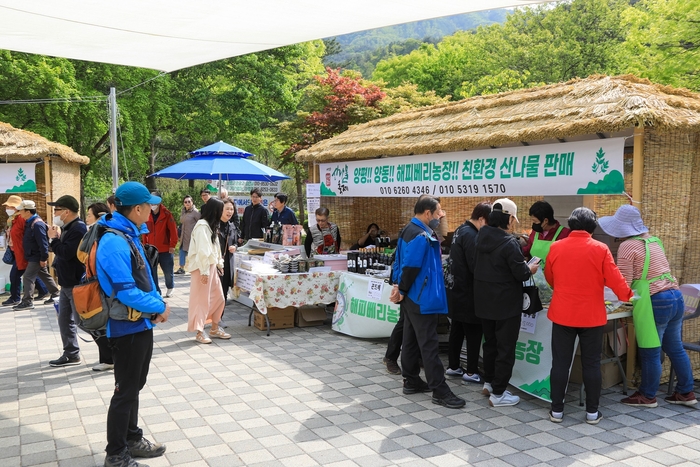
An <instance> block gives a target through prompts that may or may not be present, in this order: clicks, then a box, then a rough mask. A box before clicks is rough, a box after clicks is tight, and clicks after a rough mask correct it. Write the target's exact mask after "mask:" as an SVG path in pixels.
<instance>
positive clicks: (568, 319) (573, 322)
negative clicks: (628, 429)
mask: <svg viewBox="0 0 700 467" xmlns="http://www.w3.org/2000/svg"><path fill="white" fill-rule="evenodd" d="M569 228H570V229H571V233H570V234H569V236H568V237H567V238H565V239H563V240H560V241H558V242H555V243H553V244H552V247H551V249H550V250H549V254H548V255H547V259H546V265H545V268H544V275H545V277H546V278H547V282H549V285H551V286H552V288H553V289H554V294H553V295H552V302H551V304H550V306H549V310H548V312H547V317H548V318H549V319H550V320H551V321H552V323H553V324H552V370H551V373H550V376H549V381H550V384H551V396H552V410H551V411H550V412H549V419H550V420H551V421H553V422H555V423H559V422H561V421H562V420H563V418H564V397H565V396H566V385H567V382H568V380H569V368H570V367H571V361H572V359H573V356H574V344H575V342H576V337H577V336H578V338H579V343H580V345H581V367H582V370H583V384H585V386H586V423H588V424H591V425H595V424H597V423H598V422H599V421H600V419H601V418H603V416H602V415H601V413H600V411H598V405H599V402H600V386H601V375H600V352H601V349H602V348H603V328H604V326H605V324H606V323H607V322H608V317H607V311H606V309H605V298H604V287H605V286H608V287H610V288H611V289H612V290H613V292H615V295H617V297H618V298H619V299H620V300H623V301H628V300H629V299H631V298H632V291H631V290H630V288H629V287H628V286H627V282H626V281H625V278H624V277H622V274H621V273H620V270H619V269H618V268H617V266H616V265H615V260H614V259H613V256H612V254H611V253H610V250H609V249H608V247H607V246H605V244H603V243H601V242H599V241H597V240H593V238H591V234H592V233H593V231H594V230H595V228H596V215H595V213H594V212H593V211H591V210H590V209H588V208H577V209H575V210H574V212H572V213H571V217H569Z"/></svg>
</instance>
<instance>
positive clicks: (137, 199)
mask: <svg viewBox="0 0 700 467" xmlns="http://www.w3.org/2000/svg"><path fill="white" fill-rule="evenodd" d="M114 197H115V198H116V199H115V204H116V205H117V206H136V205H138V204H143V203H149V204H160V202H161V201H162V200H161V199H160V198H159V197H157V196H154V195H152V194H151V192H150V191H148V188H146V187H145V186H144V185H142V184H140V183H139V182H126V183H123V184H121V185H119V188H117V191H116V192H115V193H114Z"/></svg>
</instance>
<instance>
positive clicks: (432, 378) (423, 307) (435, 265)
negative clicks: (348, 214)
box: [390, 196, 466, 409]
mask: <svg viewBox="0 0 700 467" xmlns="http://www.w3.org/2000/svg"><path fill="white" fill-rule="evenodd" d="M413 212H414V213H415V216H414V217H413V219H411V222H410V223H409V224H408V225H407V226H406V227H405V228H404V229H403V231H402V232H401V235H400V236H399V241H398V244H397V246H396V257H395V260H394V267H393V268H392V271H393V272H392V283H393V284H394V286H393V289H392V291H391V297H390V299H391V301H392V302H394V303H399V304H400V306H401V316H402V317H403V318H404V332H403V344H402V349H401V366H402V367H403V371H402V374H403V377H404V380H403V393H404V394H415V393H418V392H428V391H432V392H433V404H438V405H443V406H445V407H448V408H451V409H458V408H460V407H464V404H465V403H466V402H465V401H464V399H462V398H460V397H457V396H455V395H454V393H453V392H452V391H451V390H450V388H449V386H448V385H447V382H446V381H445V368H444V367H443V365H442V361H440V357H439V355H438V335H437V324H438V315H441V314H447V294H446V293H445V281H444V279H443V273H442V259H441V252H440V242H439V241H438V239H437V236H436V235H435V232H434V231H433V229H431V228H430V227H429V224H430V221H431V220H439V218H440V212H441V208H440V202H439V201H438V200H437V199H436V198H434V197H432V196H421V197H420V198H419V199H418V202H417V203H416V205H415V207H414V209H413ZM421 357H422V358H423V367H424V369H425V378H426V379H427V380H428V382H427V383H426V382H425V381H423V380H422V379H421V377H420V366H419V364H418V359H419V358H421Z"/></svg>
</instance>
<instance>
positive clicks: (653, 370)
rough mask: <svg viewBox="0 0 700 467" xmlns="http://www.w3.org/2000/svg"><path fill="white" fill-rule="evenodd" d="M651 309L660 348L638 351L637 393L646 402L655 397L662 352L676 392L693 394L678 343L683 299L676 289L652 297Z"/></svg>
mask: <svg viewBox="0 0 700 467" xmlns="http://www.w3.org/2000/svg"><path fill="white" fill-rule="evenodd" d="M651 306H652V308H653V309H654V321H656V330H657V332H658V333H659V340H660V341H661V347H656V348H653V349H641V348H640V349H639V361H640V363H641V366H642V384H640V385H639V392H640V393H642V395H643V396H644V397H648V398H649V399H653V398H654V397H656V391H658V389H659V380H660V379H661V349H663V351H664V352H665V353H666V355H668V358H669V359H670V360H671V363H672V364H673V368H674V370H675V371H676V374H677V375H678V385H677V386H676V391H677V392H679V393H681V394H686V393H688V392H690V391H692V390H693V370H692V368H691V366H690V359H689V358H688V354H687V353H686V352H685V349H683V343H682V342H681V328H682V326H683V308H684V305H683V295H681V292H680V290H678V289H672V290H664V291H663V292H659V293H656V294H654V295H652V296H651Z"/></svg>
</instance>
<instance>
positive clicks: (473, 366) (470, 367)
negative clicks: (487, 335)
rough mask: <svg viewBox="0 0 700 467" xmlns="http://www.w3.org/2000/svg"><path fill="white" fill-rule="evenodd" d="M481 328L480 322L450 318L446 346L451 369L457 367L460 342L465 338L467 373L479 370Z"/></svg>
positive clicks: (460, 348) (458, 365)
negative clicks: (448, 339)
mask: <svg viewBox="0 0 700 467" xmlns="http://www.w3.org/2000/svg"><path fill="white" fill-rule="evenodd" d="M482 336H483V329H482V327H481V323H465V322H462V321H455V320H452V324H451V325H450V341H449V344H448V347H447V358H448V362H449V365H448V366H449V367H450V368H452V369H453V370H456V369H457V368H459V367H460V366H461V364H462V362H461V361H460V359H459V356H460V354H461V353H462V342H464V338H465V337H466V338H467V373H469V374H470V375H472V374H474V373H478V372H479V349H481V337H482Z"/></svg>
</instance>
